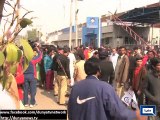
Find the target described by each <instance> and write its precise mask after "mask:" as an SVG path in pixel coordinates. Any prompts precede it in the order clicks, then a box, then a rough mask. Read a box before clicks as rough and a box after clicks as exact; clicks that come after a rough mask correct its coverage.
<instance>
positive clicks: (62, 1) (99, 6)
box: [20, 0, 159, 34]
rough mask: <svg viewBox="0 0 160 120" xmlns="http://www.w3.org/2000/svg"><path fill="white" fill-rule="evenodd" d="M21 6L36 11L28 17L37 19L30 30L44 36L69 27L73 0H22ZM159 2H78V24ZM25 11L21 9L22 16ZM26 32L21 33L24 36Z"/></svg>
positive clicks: (85, 0) (151, 0)
mask: <svg viewBox="0 0 160 120" xmlns="http://www.w3.org/2000/svg"><path fill="white" fill-rule="evenodd" d="M20 1H21V3H20V4H21V6H23V7H24V8H26V9H28V10H32V11H34V12H33V13H31V14H30V15H28V17H37V18H35V19H34V20H33V26H32V27H28V28H27V29H26V30H28V29H32V28H37V29H38V30H40V31H42V32H43V33H44V34H47V33H50V32H53V31H56V30H59V29H62V28H65V27H69V21H70V2H71V0H20ZM155 2H159V0H83V1H78V2H77V8H78V9H79V12H78V23H84V22H86V18H87V17H89V16H90V17H100V16H101V15H105V14H109V13H108V11H110V12H112V13H114V12H115V11H116V10H117V12H122V11H126V10H130V9H133V8H136V7H142V6H146V5H148V4H152V3H155ZM74 3H75V0H73V7H72V10H73V11H72V18H73V19H72V21H73V25H75V20H74V18H75V15H74V11H75V4H74ZM24 12H25V11H24V10H23V9H21V14H23V13H24ZM24 33H25V30H24V31H23V32H21V34H24Z"/></svg>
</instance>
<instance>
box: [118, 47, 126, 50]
mask: <svg viewBox="0 0 160 120" xmlns="http://www.w3.org/2000/svg"><path fill="white" fill-rule="evenodd" d="M122 48H124V49H125V50H127V49H126V47H124V46H120V47H119V49H122Z"/></svg>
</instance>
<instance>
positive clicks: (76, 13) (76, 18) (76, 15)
mask: <svg viewBox="0 0 160 120" xmlns="http://www.w3.org/2000/svg"><path fill="white" fill-rule="evenodd" d="M75 10H76V11H75V22H76V39H75V42H76V47H78V9H77V0H75Z"/></svg>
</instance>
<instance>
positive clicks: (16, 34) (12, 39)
mask: <svg viewBox="0 0 160 120" xmlns="http://www.w3.org/2000/svg"><path fill="white" fill-rule="evenodd" d="M22 30H23V28H21V29H20V30H19V31H18V32H16V33H14V37H13V38H11V39H10V40H9V42H13V41H14V40H15V39H16V37H17V36H18V34H19V33H20V32H21V31H22Z"/></svg>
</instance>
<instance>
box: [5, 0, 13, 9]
mask: <svg viewBox="0 0 160 120" xmlns="http://www.w3.org/2000/svg"><path fill="white" fill-rule="evenodd" d="M5 4H6V5H9V6H10V7H11V8H13V9H14V7H13V6H12V5H11V4H10V3H9V2H8V1H6V2H5Z"/></svg>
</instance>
